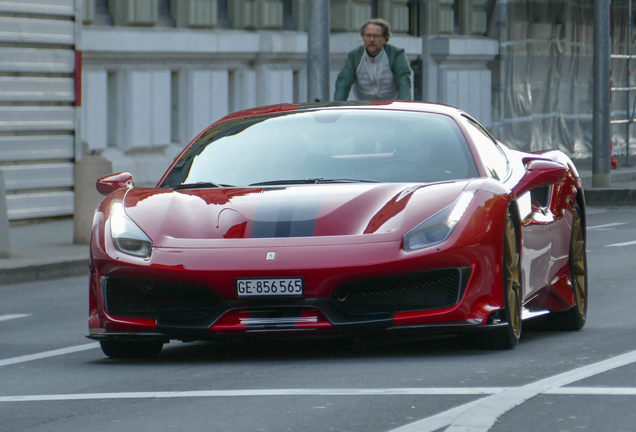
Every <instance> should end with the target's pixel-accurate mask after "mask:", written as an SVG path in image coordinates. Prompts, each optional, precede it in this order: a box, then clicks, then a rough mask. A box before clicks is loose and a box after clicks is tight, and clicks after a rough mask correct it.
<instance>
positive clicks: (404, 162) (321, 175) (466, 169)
mask: <svg viewBox="0 0 636 432" xmlns="http://www.w3.org/2000/svg"><path fill="white" fill-rule="evenodd" d="M476 176H477V169H476V166H475V162H474V160H473V157H472V155H471V153H470V150H469V147H468V144H467V143H466V140H465V138H464V136H463V134H462V133H461V131H460V129H459V127H458V126H457V124H456V123H455V121H454V120H453V119H452V118H451V117H449V116H446V115H442V114H435V113H421V112H409V111H388V110H371V109H364V110H363V109H359V110H356V109H351V110H319V111H304V112H295V113H291V114H283V115H275V116H261V117H250V118H245V119H238V120H232V121H228V122H225V123H222V124H219V125H217V126H215V127H213V128H212V129H210V130H209V131H208V132H206V133H205V134H203V135H202V136H201V137H200V138H199V139H198V140H197V141H196V142H194V143H193V144H192V145H191V146H190V148H189V149H188V150H187V151H186V152H185V153H184V154H183V155H182V156H181V158H180V159H179V161H178V162H177V163H176V164H175V165H174V167H173V168H172V170H171V171H170V172H169V173H168V175H167V176H166V178H165V180H164V181H163V183H162V184H161V186H162V187H172V188H182V189H183V188H187V187H190V186H191V187H192V188H196V187H230V186H236V187H245V186H256V185H277V184H285V185H288V184H315V183H342V182H347V183H348V182H433V181H443V180H455V179H462V178H470V177H476Z"/></svg>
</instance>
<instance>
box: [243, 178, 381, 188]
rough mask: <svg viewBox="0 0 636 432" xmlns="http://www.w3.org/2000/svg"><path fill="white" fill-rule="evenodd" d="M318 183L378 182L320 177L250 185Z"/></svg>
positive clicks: (373, 181)
mask: <svg viewBox="0 0 636 432" xmlns="http://www.w3.org/2000/svg"><path fill="white" fill-rule="evenodd" d="M319 183H378V182H377V181H375V180H362V179H345V178H342V179H325V178H322V177H317V178H308V179H299V180H271V181H264V182H258V183H252V184H251V185H250V186H274V185H291V184H319Z"/></svg>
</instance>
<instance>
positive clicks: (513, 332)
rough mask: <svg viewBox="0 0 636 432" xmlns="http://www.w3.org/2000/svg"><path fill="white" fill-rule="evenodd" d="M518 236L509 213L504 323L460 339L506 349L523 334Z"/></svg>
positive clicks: (487, 346)
mask: <svg viewBox="0 0 636 432" xmlns="http://www.w3.org/2000/svg"><path fill="white" fill-rule="evenodd" d="M520 263H521V260H520V256H519V237H518V236H517V227H516V226H515V224H514V222H513V219H512V216H511V215H510V213H508V216H507V217H506V228H505V234H504V253H503V273H504V274H503V291H504V292H503V294H504V309H503V310H501V311H499V319H500V320H501V321H503V322H505V323H506V325H505V326H503V327H499V328H494V329H485V330H481V331H476V332H468V333H462V334H460V335H459V336H460V339H461V340H462V341H463V342H467V343H468V344H469V345H471V346H473V347H481V348H487V349H497V350H507V349H513V348H515V347H516V346H517V345H518V344H519V339H520V338H521V296H522V291H521V268H520Z"/></svg>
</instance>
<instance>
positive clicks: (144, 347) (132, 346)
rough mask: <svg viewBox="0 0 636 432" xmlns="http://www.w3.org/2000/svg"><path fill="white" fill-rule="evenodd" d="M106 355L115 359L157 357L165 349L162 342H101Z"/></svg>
mask: <svg viewBox="0 0 636 432" xmlns="http://www.w3.org/2000/svg"><path fill="white" fill-rule="evenodd" d="M99 345H100V346H101V348H102V352H103V353H104V355H106V356H107V357H110V358H114V359H130V358H150V357H156V356H158V355H159V353H160V352H161V349H162V348H163V343H162V342H152V341H100V342H99Z"/></svg>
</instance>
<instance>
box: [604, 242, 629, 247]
mask: <svg viewBox="0 0 636 432" xmlns="http://www.w3.org/2000/svg"><path fill="white" fill-rule="evenodd" d="M631 245H636V241H630V242H625V243H614V244H608V245H605V247H623V246H631Z"/></svg>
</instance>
